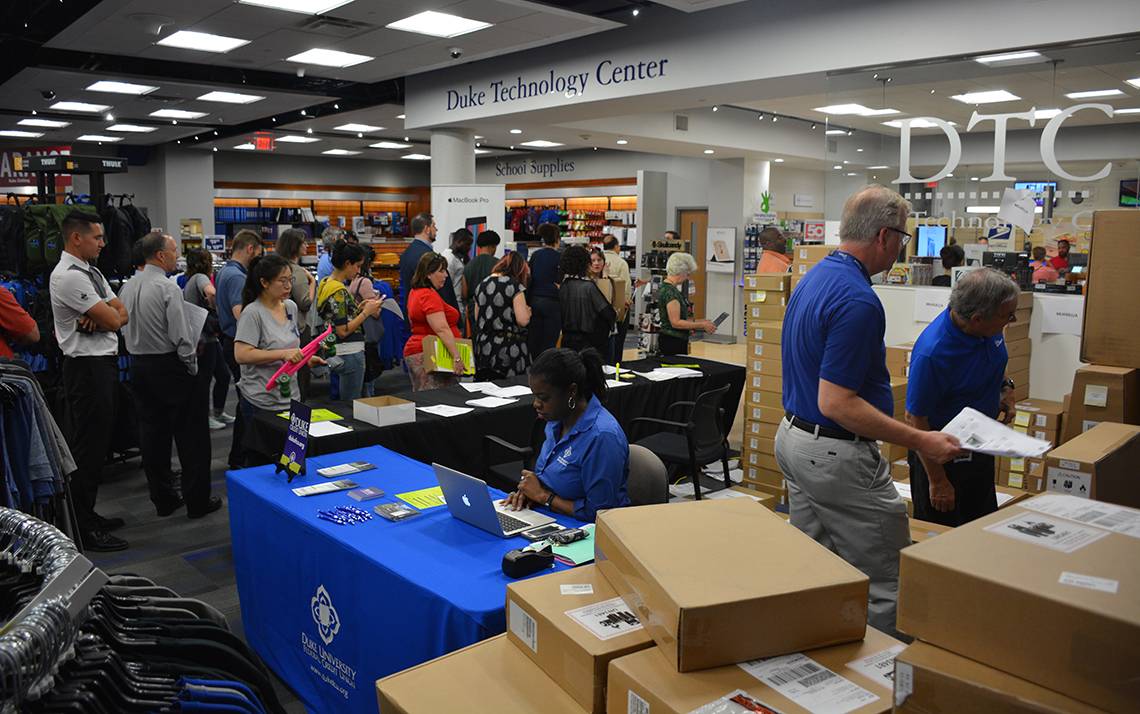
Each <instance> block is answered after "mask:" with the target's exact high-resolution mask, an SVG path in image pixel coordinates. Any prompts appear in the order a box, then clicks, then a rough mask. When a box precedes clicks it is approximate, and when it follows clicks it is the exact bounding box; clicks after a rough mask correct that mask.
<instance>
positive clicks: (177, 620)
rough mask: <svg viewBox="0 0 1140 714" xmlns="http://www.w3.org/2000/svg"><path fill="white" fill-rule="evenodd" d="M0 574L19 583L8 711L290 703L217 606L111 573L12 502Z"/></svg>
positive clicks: (9, 639)
mask: <svg viewBox="0 0 1140 714" xmlns="http://www.w3.org/2000/svg"><path fill="white" fill-rule="evenodd" d="M0 582H5V583H6V585H8V586H9V587H7V588H6V589H5V590H4V591H0V607H3V608H4V611H2V612H0V622H4V624H3V626H2V627H0V714H10V713H12V714H14V713H15V712H33V713H34V712H56V711H69V712H72V711H74V712H116V713H119V712H123V713H127V712H140V713H141V712H175V711H229V712H247V713H250V714H269V713H270V712H273V713H274V714H276V713H277V712H281V711H283V710H282V707H281V705H280V703H279V702H278V700H277V697H276V694H275V693H274V691H273V685H272V681H271V679H270V676H269V674H268V671H267V670H266V669H265V666H264V665H263V664H262V663H261V661H260V659H258V658H257V656H256V655H255V654H253V652H252V651H251V650H250V649H249V648H248V646H246V645H245V643H244V642H242V641H241V640H239V639H238V638H237V637H236V636H235V635H234V634H233V633H232V632H230V631H229V627H228V625H227V623H226V621H225V617H224V616H223V615H222V614H221V613H219V612H218V611H217V610H215V609H214V608H212V607H211V606H209V605H207V604H206V603H204V602H201V601H198V600H193V599H188V598H181V597H179V596H178V595H177V594H176V593H174V592H173V591H171V590H170V589H169V588H165V587H162V586H160V585H157V584H155V583H154V582H153V581H150V580H148V579H146V578H142V577H139V576H135V575H108V574H106V573H104V572H103V571H102V570H100V569H98V568H95V567H93V566H92V564H91V562H90V561H89V560H87V559H86V558H84V557H83V556H82V555H80V554H79V553H78V552H77V551H76V549H75V545H74V543H72V541H71V540H70V539H69V538H67V537H66V536H65V535H64V534H63V533H61V532H60V531H59V530H58V529H56V528H53V527H52V526H50V525H48V524H46V523H44V522H42V521H40V520H38V519H36V518H34V517H32V516H29V515H27V514H24V513H20V512H19V511H14V510H11V509H6V508H0ZM13 593H14V594H15V595H14V596H13ZM17 608H18V609H17ZM13 609H16V612H15V614H14V615H12V616H11V617H8V615H9V613H10V612H12V610H13ZM5 618H7V619H5Z"/></svg>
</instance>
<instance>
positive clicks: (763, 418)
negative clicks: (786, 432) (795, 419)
mask: <svg viewBox="0 0 1140 714" xmlns="http://www.w3.org/2000/svg"><path fill="white" fill-rule="evenodd" d="M744 418H745V419H749V420H751V421H760V422H764V423H766V424H772V425H773V426H775V425H778V424H779V423H780V422H781V421H783V419H784V409H783V407H757V406H751V405H749V404H745V405H744ZM773 438H774V437H773Z"/></svg>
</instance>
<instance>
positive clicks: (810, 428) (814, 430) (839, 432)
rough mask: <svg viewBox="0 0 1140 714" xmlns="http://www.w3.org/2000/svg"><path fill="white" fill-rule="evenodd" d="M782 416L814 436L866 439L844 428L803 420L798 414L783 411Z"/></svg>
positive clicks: (845, 439) (846, 439) (848, 439)
mask: <svg viewBox="0 0 1140 714" xmlns="http://www.w3.org/2000/svg"><path fill="white" fill-rule="evenodd" d="M784 418H785V419H787V420H788V423H790V424H791V425H792V426H794V427H795V428H797V429H802V430H803V431H806V432H808V433H810V434H814V435H816V436H826V437H827V438H828V439H842V440H844V441H867V440H866V439H864V438H863V437H861V436H859V435H858V434H852V433H851V432H849V431H847V430H846V429H832V428H831V427H829V426H820V425H819V424H812V423H811V422H810V421H804V420H803V419H800V418H799V417H798V416H795V415H793V414H788V413H786V412H785V414H784Z"/></svg>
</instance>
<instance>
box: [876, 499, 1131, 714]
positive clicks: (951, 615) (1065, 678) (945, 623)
mask: <svg viewBox="0 0 1140 714" xmlns="http://www.w3.org/2000/svg"><path fill="white" fill-rule="evenodd" d="M1138 524H1140V511H1136V510H1133V509H1128V508H1125V507H1123V506H1113V505H1110V504H1105V503H1096V502H1091V501H1084V500H1081V499H1079V498H1074V497H1072V496H1063V495H1059V494H1046V495H1042V496H1035V497H1033V498H1030V499H1028V500H1026V501H1023V502H1022V503H1020V504H1018V505H1015V506H1010V507H1009V508H1004V509H1002V510H1000V511H998V512H997V513H993V514H990V515H988V516H985V517H984V518H980V519H978V520H976V521H973V522H971V523H968V524H966V525H963V526H959V527H957V528H955V529H954V530H952V531H950V532H949V533H944V534H942V535H940V536H938V537H937V538H933V539H931V540H928V541H926V542H924V543H919V544H917V545H912V546H911V547H909V548H905V549H904V550H903V551H902V553H901V562H900V570H899V601H898V629H899V630H900V631H902V632H905V633H906V634H908V635H912V636H914V637H916V638H918V639H920V640H923V641H925V642H928V643H930V644H933V645H937V646H939V647H942V648H944V649H947V650H950V651H951V652H954V653H956V654H959V655H962V656H964V657H969V658H970V659H973V660H976V661H978V662H982V663H984V664H987V665H989V666H991V667H995V668H997V669H1000V670H1002V671H1004V672H1008V673H1010V674H1013V675H1016V676H1018V677H1022V678H1025V679H1030V680H1035V681H1045V682H1047V683H1048V685H1049V688H1050V689H1053V690H1056V691H1058V692H1061V693H1063V694H1066V695H1068V696H1070V697H1073V698H1075V699H1079V700H1081V701H1084V702H1087V703H1089V704H1093V705H1095V706H1099V707H1101V708H1104V709H1108V710H1111V711H1120V712H1125V711H1128V712H1132V711H1135V710H1136V702H1138V701H1140V678H1138V677H1137V676H1136V673H1137V672H1140V607H1137V599H1136V597H1135V594H1136V593H1138V592H1140V567H1138V564H1140V538H1136V537H1135V536H1134V535H1125V534H1124V533H1121V532H1113V531H1112V530H1109V529H1110V528H1117V529H1121V528H1126V527H1128V526H1129V525H1131V527H1132V528H1137V526H1138ZM950 711H953V709H951V710H950Z"/></svg>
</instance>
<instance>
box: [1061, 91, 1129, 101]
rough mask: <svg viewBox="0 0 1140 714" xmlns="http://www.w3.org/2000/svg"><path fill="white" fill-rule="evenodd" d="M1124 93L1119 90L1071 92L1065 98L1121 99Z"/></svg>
mask: <svg viewBox="0 0 1140 714" xmlns="http://www.w3.org/2000/svg"><path fill="white" fill-rule="evenodd" d="M1123 94H1124V92H1122V91H1120V90H1119V89H1092V90H1089V91H1087V92H1070V93H1069V94H1066V95H1065V96H1066V97H1068V98H1069V99H1096V98H1098V97H1119V96H1122V95H1123Z"/></svg>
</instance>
